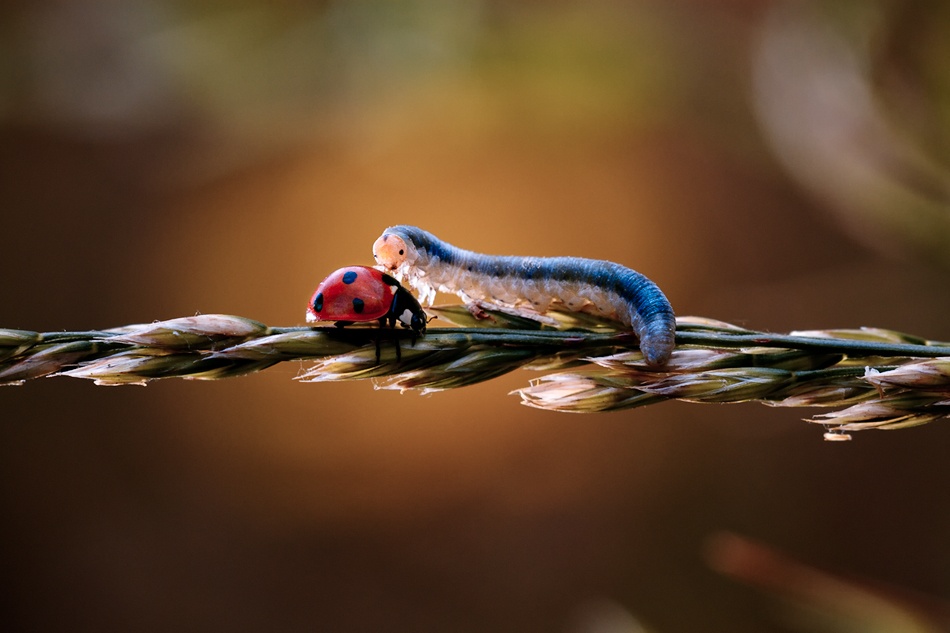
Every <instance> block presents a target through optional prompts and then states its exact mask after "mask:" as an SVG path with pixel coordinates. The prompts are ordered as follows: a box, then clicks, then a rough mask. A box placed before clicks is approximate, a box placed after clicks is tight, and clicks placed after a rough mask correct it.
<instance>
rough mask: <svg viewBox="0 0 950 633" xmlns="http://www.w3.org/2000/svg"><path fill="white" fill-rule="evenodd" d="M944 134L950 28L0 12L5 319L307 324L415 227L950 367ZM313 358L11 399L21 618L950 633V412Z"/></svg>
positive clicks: (5, 547)
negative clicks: (590, 262)
mask: <svg viewBox="0 0 950 633" xmlns="http://www.w3.org/2000/svg"><path fill="white" fill-rule="evenodd" d="M948 130H950V6H948V4H947V3H945V2H942V1H941V0H933V1H931V2H928V1H923V0H919V1H908V2H864V1H861V2H857V1H855V2H837V1H835V2H832V1H829V2H826V3H822V2H789V3H781V2H769V1H765V0H720V1H719V2H706V1H698V0H693V1H691V0H677V1H675V2H669V1H666V0H640V1H630V2H620V1H607V0H595V1H593V2H589V1H588V2H572V1H566V0H558V1H555V2H528V1H522V2H499V1H493V0H412V1H408V2H388V1H384V0H355V1H343V0H340V1H324V2H315V3H308V2H300V1H294V0H282V1H278V2H263V1H260V0H238V1H231V2H217V1H214V0H193V1H190V2H181V1H173V0H30V1H25V0H21V1H19V2H6V3H4V4H3V7H2V9H0V227H2V233H0V235H2V247H0V270H2V271H3V274H2V296H3V299H2V301H0V325H2V326H3V327H12V328H22V329H30V330H37V331H53V330H80V329H92V328H106V327H112V326H118V325H124V324H129V323H138V322H147V321H151V320H154V319H164V318H172V317H178V316H188V315H192V314H195V313H198V312H202V313H212V312H223V313H231V314H239V315H243V316H248V317H252V318H256V319H259V320H261V321H264V322H266V323H268V324H271V325H294V324H301V323H302V322H303V315H304V308H305V305H306V301H307V299H308V298H309V296H310V293H311V292H312V290H313V287H314V286H315V285H316V283H317V282H318V281H320V279H322V277H323V276H324V275H326V274H327V273H328V272H330V271H331V270H333V269H335V268H337V267H339V266H342V265H348V264H354V263H363V264H368V263H371V261H372V259H371V252H370V246H371V244H372V242H373V240H374V239H375V238H376V237H377V236H378V235H379V233H380V232H381V231H382V229H383V228H385V227H386V226H389V225H391V224H397V223H411V224H416V225H419V226H422V227H424V228H426V229H428V230H430V231H432V232H433V233H435V234H436V235H438V236H440V237H442V238H443V239H446V240H449V241H451V242H454V243H456V244H459V245H461V246H464V247H467V248H472V249H475V250H480V251H483V252H489V253H513V254H535V255H564V254H571V255H580V256H588V257H597V258H605V259H611V260H615V261H619V262H622V263H624V264H627V265H629V266H632V267H634V268H637V269H638V270H640V271H642V272H644V273H646V274H648V275H649V276H651V277H652V278H653V279H655V280H656V281H657V282H658V283H659V284H660V285H661V286H662V287H663V288H664V289H665V291H666V293H667V294H668V296H669V297H670V298H671V300H672V302H673V304H674V306H675V308H676V309H677V312H678V313H679V314H683V315H687V314H691V315H700V316H707V317H712V318H718V319H723V320H728V321H733V322H735V323H738V324H741V325H744V326H747V327H751V328H756V329H765V330H773V331H786V330H791V329H808V328H831V327H855V326H861V325H868V326H879V327H886V328H892V329H897V330H902V331H907V332H912V333H915V334H918V335H921V336H924V337H927V338H931V339H938V340H950V320H948V318H947V315H948V314H950V292H948V287H947V280H948V267H950V211H948V208H950V177H948V169H947V168H948V165H950V141H948V139H950V134H948ZM299 369H300V366H299V365H294V364H288V365H287V366H283V367H276V368H272V369H270V370H268V371H266V372H264V373H261V374H258V375H255V376H251V377H246V378H240V379H233V380H228V381H221V382H211V383H204V382H189V381H179V380H170V381H164V382H158V383H153V384H151V385H149V386H148V387H147V388H140V387H122V388H114V389H107V388H103V387H96V386H94V385H92V384H91V383H87V382H83V381H80V380H72V379H66V378H52V379H44V380H37V381H34V382H32V383H29V384H26V385H24V386H21V387H7V388H4V389H0V469H2V470H0V503H2V507H3V514H2V523H0V524H2V527H0V561H2V562H0V582H2V592H0V595H2V596H3V599H2V601H0V603H2V607H0V608H2V612H0V620H2V621H3V623H4V629H5V630H10V631H13V630H15V631H47V630H70V631H103V630H134V631H146V632H147V631H170V630H175V631H208V630H216V631H263V630H272V631H316V630H326V631H370V630H372V631H419V630H429V631H524V632H530V631H567V632H576V633H631V632H634V631H643V630H648V631H657V632H672V631H700V630H702V631H731V632H745V631H750V632H751V631H796V630H805V631H855V630H861V631H871V630H881V631H902V630H906V631H923V630H927V631H934V630H948V629H950V617H948V615H947V614H948V610H947V606H946V605H947V601H948V599H950V540H948V538H947V535H948V533H950V503H948V502H947V497H946V490H945V489H946V487H947V484H948V483H950V473H948V470H947V446H948V442H950V424H947V423H943V422H937V423H933V424H931V425H928V426H926V427H921V428H916V429H909V430H903V431H892V432H865V433H859V434H857V435H856V436H855V438H854V440H853V441H852V442H850V443H827V442H823V441H822V439H821V429H820V428H816V427H814V426H810V425H809V424H807V423H805V422H802V421H801V418H802V417H804V416H805V415H807V413H803V412H801V411H794V410H781V409H770V408H765V407H761V406H756V405H751V404H750V405H728V406H721V407H716V406H711V405H686V404H682V403H666V404H663V405H659V406H653V407H649V408H646V409H642V410H633V411H627V412H620V413H614V414H605V415H590V416H575V415H566V414H554V413H546V412H540V411H535V410H530V409H528V408H526V407H522V406H520V405H519V403H518V400H517V398H516V397H514V396H509V395H507V394H508V392H509V391H511V390H512V389H515V388H517V387H520V386H523V385H525V384H526V383H527V381H528V380H529V379H530V378H531V377H532V376H531V374H530V373H528V372H525V371H519V372H515V373H514V374H511V375H509V376H506V377H503V378H500V379H497V380H494V381H491V382H489V383H486V384H482V385H477V386H472V387H468V388H464V389H460V390H457V391H454V392H446V393H441V394H435V395H430V396H425V397H421V396H418V395H415V394H406V395H400V394H398V393H392V392H384V391H374V390H373V388H372V385H371V384H370V383H346V384H317V385H312V384H300V383H297V382H295V381H294V380H293V378H294V376H295V375H296V374H297V372H298V371H299ZM746 539H749V540H746ZM795 561H797V562H795ZM826 573H827V574H830V575H826Z"/></svg>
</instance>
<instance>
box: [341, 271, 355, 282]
mask: <svg viewBox="0 0 950 633" xmlns="http://www.w3.org/2000/svg"><path fill="white" fill-rule="evenodd" d="M354 281H356V273H355V272H354V271H352V270H348V271H346V272H345V273H343V283H345V284H351V283H353V282H354Z"/></svg>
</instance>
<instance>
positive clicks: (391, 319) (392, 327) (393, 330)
mask: <svg viewBox="0 0 950 633" xmlns="http://www.w3.org/2000/svg"><path fill="white" fill-rule="evenodd" d="M389 333H390V335H391V336H392V337H393V345H395V346H396V362H397V363H398V362H401V361H402V349H401V348H400V347H399V337H398V336H397V335H396V317H394V316H390V317H389Z"/></svg>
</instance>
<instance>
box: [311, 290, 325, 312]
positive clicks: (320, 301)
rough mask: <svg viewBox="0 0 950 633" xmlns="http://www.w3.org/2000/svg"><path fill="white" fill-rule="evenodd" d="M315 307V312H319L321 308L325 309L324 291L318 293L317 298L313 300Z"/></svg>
mask: <svg viewBox="0 0 950 633" xmlns="http://www.w3.org/2000/svg"><path fill="white" fill-rule="evenodd" d="M313 309H314V311H315V312H319V311H320V310H323V293H322V292H321V293H320V294H318V295H317V296H316V298H315V299H314V300H313Z"/></svg>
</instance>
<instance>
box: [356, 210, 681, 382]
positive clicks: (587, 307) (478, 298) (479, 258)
mask: <svg viewBox="0 0 950 633" xmlns="http://www.w3.org/2000/svg"><path fill="white" fill-rule="evenodd" d="M373 257H374V258H375V259H376V263H377V264H378V265H379V267H380V268H383V269H385V270H387V271H391V272H392V273H393V274H395V275H396V276H397V277H400V278H402V277H405V278H406V280H407V281H408V282H409V284H410V285H411V286H412V287H413V288H415V289H416V290H418V291H419V295H420V296H419V300H420V301H424V302H426V303H427V304H428V305H432V302H433V301H434V299H435V295H436V291H439V292H449V293H454V294H457V295H458V296H459V297H461V298H462V300H463V301H464V302H465V303H466V304H468V305H470V306H472V305H476V306H477V305H479V304H482V305H489V306H495V307H499V308H501V309H507V310H508V311H516V313H523V314H527V315H543V314H544V313H545V312H547V310H548V309H550V308H552V307H557V308H559V309H562V310H568V311H571V312H587V313H590V314H595V315H600V316H603V317H606V318H609V319H613V320H616V321H620V322H621V323H623V324H624V325H627V326H629V327H631V328H632V329H633V332H634V333H635V334H636V335H637V338H639V340H640V350H641V352H642V353H643V356H644V359H645V360H646V362H647V363H649V364H650V365H653V366H662V365H664V364H666V362H667V361H668V360H669V359H670V355H671V354H672V353H673V346H674V336H675V330H676V320H675V317H674V315H673V307H672V306H671V305H670V302H669V300H667V298H666V296H665V295H664V294H663V291H662V290H660V288H659V287H658V286H657V285H656V284H655V283H653V282H652V281H651V280H649V279H648V278H647V277H645V276H644V275H642V274H640V273H638V272H636V271H635V270H631V269H630V268H627V267H625V266H621V265H620V264H615V263H614V262H609V261H603V260H597V259H586V258H583V257H517V256H510V255H484V254H481V253H475V252H472V251H468V250H464V249H462V248H458V247H456V246H453V245H451V244H449V243H447V242H443V241H442V240H440V239H439V238H437V237H436V236H434V235H432V234H431V233H429V232H428V231H424V230H422V229H420V228H417V227H414V226H408V225H399V226H392V227H389V228H388V229H386V230H385V231H383V234H382V235H381V236H380V237H379V238H378V239H377V240H376V242H375V243H374V244H373Z"/></svg>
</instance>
